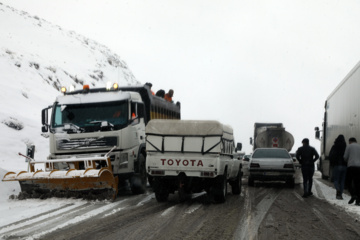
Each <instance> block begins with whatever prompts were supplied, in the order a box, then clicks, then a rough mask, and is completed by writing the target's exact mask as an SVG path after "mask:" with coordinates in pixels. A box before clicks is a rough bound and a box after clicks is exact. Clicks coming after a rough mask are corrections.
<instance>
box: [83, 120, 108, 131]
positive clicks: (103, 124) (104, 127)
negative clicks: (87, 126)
mask: <svg viewBox="0 0 360 240" xmlns="http://www.w3.org/2000/svg"><path fill="white" fill-rule="evenodd" d="M89 123H91V124H100V129H101V130H105V131H109V130H114V124H112V123H110V122H109V121H107V120H102V121H91V122H89Z"/></svg>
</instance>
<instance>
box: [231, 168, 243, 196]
mask: <svg viewBox="0 0 360 240" xmlns="http://www.w3.org/2000/svg"><path fill="white" fill-rule="evenodd" d="M241 176H242V174H241V171H240V169H239V172H238V175H237V177H236V179H235V180H234V182H232V184H231V191H232V194H234V195H239V194H240V193H241Z"/></svg>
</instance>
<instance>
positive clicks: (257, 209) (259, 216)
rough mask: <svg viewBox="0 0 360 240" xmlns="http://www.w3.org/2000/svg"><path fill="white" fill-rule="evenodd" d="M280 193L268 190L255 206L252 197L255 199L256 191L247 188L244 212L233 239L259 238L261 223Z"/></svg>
mask: <svg viewBox="0 0 360 240" xmlns="http://www.w3.org/2000/svg"><path fill="white" fill-rule="evenodd" d="M270 190H271V189H270ZM280 193H281V191H278V192H275V191H273V192H268V193H267V195H266V196H265V197H264V198H263V199H262V200H261V201H260V202H259V203H258V204H257V205H256V206H253V203H252V202H251V199H255V198H254V197H253V195H254V194H255V193H254V191H249V188H246V189H245V194H244V195H245V196H244V198H245V202H244V213H243V214H242V217H241V219H240V221H239V227H238V228H237V229H236V231H235V233H234V238H233V239H237V240H238V239H241V240H248V239H250V240H251V239H257V236H258V230H259V227H260V224H261V222H262V221H263V219H264V217H265V215H266V214H267V212H268V211H269V209H270V207H271V205H272V204H273V203H274V201H275V200H276V198H277V197H278V196H279V194H280ZM249 195H252V196H249Z"/></svg>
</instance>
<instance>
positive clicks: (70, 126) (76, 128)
mask: <svg viewBox="0 0 360 240" xmlns="http://www.w3.org/2000/svg"><path fill="white" fill-rule="evenodd" d="M64 130H65V131H66V132H67V133H71V132H72V133H75V132H76V133H79V132H84V129H83V128H81V127H79V126H77V125H75V124H73V123H65V124H64Z"/></svg>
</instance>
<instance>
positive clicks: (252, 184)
mask: <svg viewBox="0 0 360 240" xmlns="http://www.w3.org/2000/svg"><path fill="white" fill-rule="evenodd" d="M248 186H250V187H253V186H254V178H253V177H251V176H249V178H248Z"/></svg>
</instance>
